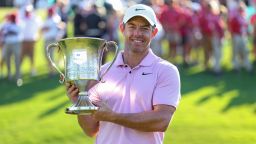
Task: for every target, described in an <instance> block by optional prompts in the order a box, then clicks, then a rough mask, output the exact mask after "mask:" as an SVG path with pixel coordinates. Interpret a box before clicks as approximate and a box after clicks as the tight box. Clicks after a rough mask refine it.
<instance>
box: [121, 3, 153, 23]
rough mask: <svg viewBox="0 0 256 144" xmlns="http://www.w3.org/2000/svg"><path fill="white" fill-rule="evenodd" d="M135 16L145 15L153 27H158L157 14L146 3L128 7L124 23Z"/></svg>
mask: <svg viewBox="0 0 256 144" xmlns="http://www.w3.org/2000/svg"><path fill="white" fill-rule="evenodd" d="M135 16H141V17H144V18H145V19H146V20H147V21H148V22H149V23H150V25H151V26H153V27H156V25H157V18H156V14H155V12H154V11H153V9H152V8H151V7H149V6H146V5H144V4H136V5H133V6H131V7H129V8H127V9H126V11H125V14H124V17H123V23H127V22H128V21H129V20H130V19H131V18H133V17H135Z"/></svg>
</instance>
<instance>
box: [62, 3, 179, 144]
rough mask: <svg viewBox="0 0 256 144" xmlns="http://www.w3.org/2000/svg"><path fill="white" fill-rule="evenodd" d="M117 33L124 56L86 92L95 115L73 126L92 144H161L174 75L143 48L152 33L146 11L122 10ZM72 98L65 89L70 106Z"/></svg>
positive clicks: (173, 97) (174, 92)
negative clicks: (120, 34) (120, 35)
mask: <svg viewBox="0 0 256 144" xmlns="http://www.w3.org/2000/svg"><path fill="white" fill-rule="evenodd" d="M120 28H121V31H122V32H123V35H124V40H125V44H124V45H125V48H124V51H123V52H120V53H119V55H118V56H117V59H116V61H115V63H114V64H113V66H112V67H111V68H110V70H109V71H108V72H107V74H106V75H105V76H104V77H103V79H102V81H101V82H98V83H97V84H96V85H94V86H93V87H92V88H91V89H90V91H89V93H90V99H91V100H92V101H93V103H94V104H95V105H97V106H98V107H99V109H98V110H97V111H96V112H94V113H93V114H92V115H90V116H88V115H78V122H79V124H80V126H81V128H82V129H83V130H84V132H85V133H86V134H87V135H88V136H97V138H96V143H97V144H135V143H138V144H161V143H163V138H164V132H165V131H166V130H167V128H168V125H169V123H170V120H171V118H172V116H173V114H174V112H175V110H176V107H177V105H178V103H179V100H180V78H179V72H178V70H177V68H176V67H175V66H174V65H172V64H170V63H169V62H167V61H165V60H163V59H161V58H159V57H157V56H156V55H155V54H153V52H152V50H151V49H150V48H149V46H150V42H151V40H152V39H153V37H154V36H155V35H156V33H157V29H156V16H155V13H154V12H153V10H152V9H151V8H150V7H148V6H145V5H142V4H138V5H134V6H132V7H130V8H128V9H127V10H126V13H125V15H124V18H123V24H121V26H120ZM108 65H109V64H106V65H104V66H103V68H102V71H103V72H104V71H105V69H106V68H107V66H108ZM78 92H79V90H78V89H77V87H76V86H74V85H70V84H67V93H68V95H69V97H70V99H71V101H73V102H76V101H77V95H78Z"/></svg>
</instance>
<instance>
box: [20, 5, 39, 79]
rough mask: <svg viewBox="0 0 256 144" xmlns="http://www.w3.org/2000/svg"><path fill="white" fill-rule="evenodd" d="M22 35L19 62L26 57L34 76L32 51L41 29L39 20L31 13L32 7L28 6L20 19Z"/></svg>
mask: <svg viewBox="0 0 256 144" xmlns="http://www.w3.org/2000/svg"><path fill="white" fill-rule="evenodd" d="M21 25H22V33H23V43H22V53H21V62H22V61H23V59H24V57H25V56H26V55H27V56H28V57H29V59H30V63H31V66H30V68H31V75H32V76H34V75H35V62H34V49H35V44H36V42H37V40H38V38H39V31H40V29H41V25H42V22H41V19H40V18H39V17H38V16H36V13H35V12H34V11H33V6H32V5H28V6H26V8H25V15H24V17H22V18H21Z"/></svg>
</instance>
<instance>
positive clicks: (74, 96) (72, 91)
mask: <svg viewBox="0 0 256 144" xmlns="http://www.w3.org/2000/svg"><path fill="white" fill-rule="evenodd" d="M66 91H67V95H68V97H69V99H70V100H71V101H72V103H76V102H77V100H78V93H79V89H78V88H77V87H76V86H75V85H74V84H71V83H66Z"/></svg>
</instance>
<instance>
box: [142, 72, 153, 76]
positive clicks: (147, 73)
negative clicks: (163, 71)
mask: <svg viewBox="0 0 256 144" xmlns="http://www.w3.org/2000/svg"><path fill="white" fill-rule="evenodd" d="M149 74H152V73H145V72H143V73H142V75H149Z"/></svg>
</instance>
